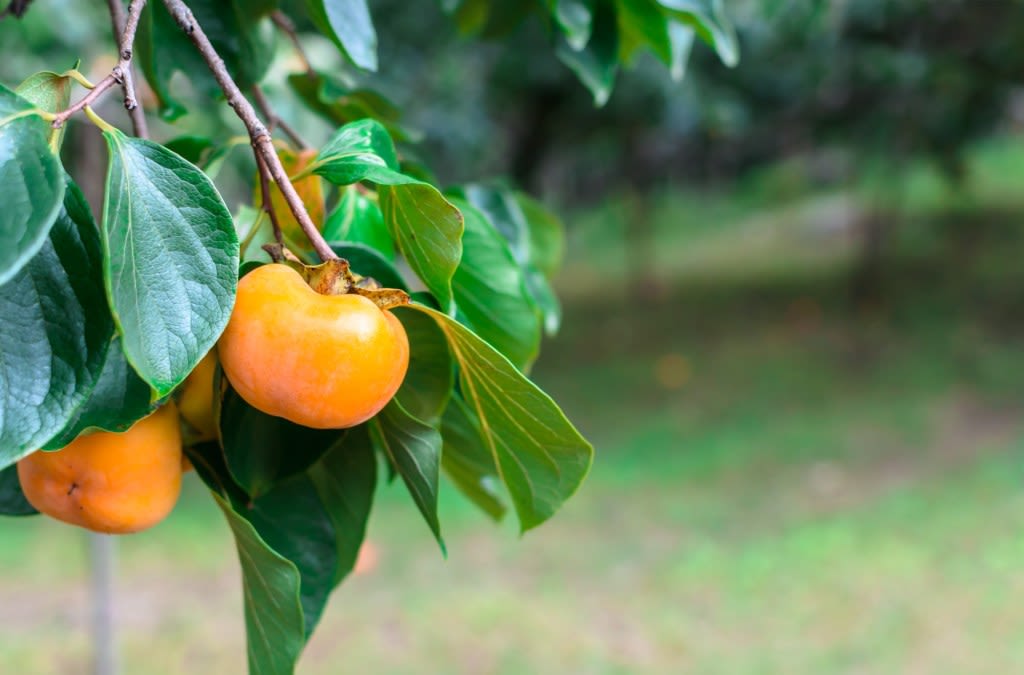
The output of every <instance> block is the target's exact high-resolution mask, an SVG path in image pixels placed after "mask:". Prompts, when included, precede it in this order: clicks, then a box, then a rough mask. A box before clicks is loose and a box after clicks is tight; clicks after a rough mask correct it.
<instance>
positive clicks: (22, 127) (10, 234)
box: [0, 85, 64, 284]
mask: <svg viewBox="0 0 1024 675" xmlns="http://www.w3.org/2000/svg"><path fill="white" fill-rule="evenodd" d="M50 131H51V128H50V125H49V124H48V123H47V122H46V120H44V119H43V118H42V117H40V116H39V114H38V111H37V110H36V109H35V108H33V107H32V104H31V103H29V102H28V101H26V100H25V99H23V98H21V97H20V96H18V95H17V94H15V93H14V92H12V91H11V90H10V89H7V88H6V87H4V86H3V85H0V185H2V186H3V205H4V206H3V208H2V209H0V284H5V283H7V282H9V281H10V280H11V279H12V278H13V277H14V275H16V274H17V273H18V272H19V271H20V270H21V269H22V268H23V267H24V266H25V265H26V264H27V263H28V261H29V260H30V259H31V258H32V256H34V255H35V254H36V253H37V252H38V251H39V249H41V248H42V247H43V244H44V243H45V242H46V235H47V234H48V233H49V232H50V228H51V227H52V226H53V221H54V220H55V219H56V218H57V213H58V212H59V211H60V208H61V201H62V200H63V198H64V170H63V169H62V168H61V165H60V160H59V159H58V158H57V155H56V154H55V153H54V152H53V151H52V150H51V148H50V145H49V138H50Z"/></svg>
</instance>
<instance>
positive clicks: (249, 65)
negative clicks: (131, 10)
mask: <svg viewBox="0 0 1024 675" xmlns="http://www.w3.org/2000/svg"><path fill="white" fill-rule="evenodd" d="M188 6H189V9H191V10H192V13H193V15H195V19H196V22H197V23H198V24H199V25H200V26H202V27H203V32H204V33H206V35H207V37H209V38H210V42H211V43H213V47H214V49H215V50H216V51H217V54H218V55H220V57H221V58H222V59H223V60H224V64H225V66H226V67H227V69H228V72H229V73H230V74H231V76H232V77H233V78H234V80H235V81H236V83H237V84H238V86H239V87H241V88H242V89H243V90H245V89H248V88H250V87H252V86H253V85H254V84H258V83H259V82H260V80H262V79H263V76H264V75H265V74H266V72H267V69H268V68H269V67H270V63H271V61H272V60H273V56H274V47H275V42H274V39H275V34H274V32H273V30H272V27H271V26H269V25H267V24H266V22H264V21H263V19H264V18H266V16H267V15H268V14H270V12H272V11H273V10H274V9H275V3H274V2H271V1H270V0H191V1H190V2H189V3H188ZM134 53H135V57H136V59H137V60H138V62H139V64H140V66H141V68H142V72H143V73H144V74H145V76H146V80H147V81H148V82H149V84H150V87H151V88H152V89H153V93H154V94H156V97H157V99H158V100H159V101H160V107H161V109H162V114H163V116H164V117H165V118H166V119H168V120H174V119H176V118H178V117H180V116H181V115H183V114H184V113H185V108H184V106H182V105H181V103H179V102H178V101H177V100H175V98H174V96H173V95H172V94H171V78H172V77H173V75H174V73H175V72H176V71H180V72H181V73H182V74H183V75H185V76H186V77H188V78H189V79H190V80H191V81H192V83H193V85H194V86H195V87H196V88H197V89H198V90H199V91H200V92H202V93H203V94H204V95H206V96H208V97H210V98H220V96H221V93H220V87H219V86H218V85H217V82H216V80H215V79H214V78H213V76H212V74H211V73H210V71H209V68H207V66H206V63H205V61H203V59H202V56H201V55H200V54H199V52H198V51H197V50H196V48H195V46H194V45H193V44H192V41H191V40H190V39H189V37H188V36H187V35H185V33H184V31H182V29H181V27H180V26H178V23H177V22H176V21H175V20H174V18H173V17H172V16H171V15H170V13H169V12H168V11H167V9H166V7H165V6H164V3H162V2H151V3H147V4H146V7H145V8H144V9H143V11H142V16H141V18H140V21H139V29H138V33H137V35H136V40H135V48H134Z"/></svg>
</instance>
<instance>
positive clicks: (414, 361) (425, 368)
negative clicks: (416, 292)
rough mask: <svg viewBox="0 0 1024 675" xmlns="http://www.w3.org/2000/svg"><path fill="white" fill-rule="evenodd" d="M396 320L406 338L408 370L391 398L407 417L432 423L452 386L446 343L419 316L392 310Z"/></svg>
mask: <svg viewBox="0 0 1024 675" xmlns="http://www.w3.org/2000/svg"><path fill="white" fill-rule="evenodd" d="M392 313H393V314H394V315H395V316H397V317H398V320H399V321H401V322H402V326H403V327H404V328H405V333H406V335H408V336H409V370H408V371H407V372H406V374H405V379H404V380H403V381H402V386H401V388H399V390H398V393H397V394H395V398H396V399H398V402H399V403H400V404H401V406H402V407H403V408H405V409H406V410H407V411H408V412H409V414H411V415H412V416H413V417H416V418H418V419H420V420H423V421H424V422H426V423H428V424H430V425H433V426H436V425H435V424H434V423H435V422H436V421H437V419H438V418H439V417H440V416H441V413H442V412H443V411H444V409H445V406H447V405H448V398H449V397H450V396H451V393H452V387H453V385H454V384H455V364H454V362H453V361H452V354H451V351H450V350H449V349H448V340H447V339H446V338H445V336H444V333H443V332H442V331H441V329H440V328H438V326H437V324H436V323H434V321H433V320H432V319H431V318H430V317H429V316H426V315H424V314H423V313H421V312H415V311H411V310H409V309H406V308H404V307H396V308H394V309H393V310H392Z"/></svg>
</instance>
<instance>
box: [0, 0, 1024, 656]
mask: <svg viewBox="0 0 1024 675" xmlns="http://www.w3.org/2000/svg"><path fill="white" fill-rule="evenodd" d="M371 5H372V8H373V12H374V18H375V21H376V22H377V27H378V33H379V34H380V37H381V63H382V72H381V73H380V74H378V75H376V76H374V77H372V78H364V79H363V80H362V82H363V83H365V84H370V85H372V86H373V87H375V88H377V89H379V90H380V91H381V92H382V93H384V94H385V95H386V96H388V97H389V98H390V99H391V100H392V101H393V102H394V103H395V104H396V105H397V107H398V108H399V109H401V110H402V111H404V115H403V116H401V117H399V116H397V115H396V116H395V125H397V127H400V128H402V129H404V130H407V131H408V134H409V136H410V137H418V138H421V139H422V140H421V142H420V143H419V144H418V145H417V146H415V152H416V153H418V154H419V156H420V157H421V158H422V159H423V160H424V161H425V162H426V163H427V164H429V165H430V166H431V167H432V168H433V169H434V170H435V171H436V173H437V175H438V176H439V178H440V180H441V182H442V184H450V183H455V182H462V181H467V180H475V179H478V178H479V177H490V176H506V177H508V179H509V180H510V181H512V182H514V183H515V184H517V185H520V186H522V187H524V188H526V189H528V190H530V191H531V192H533V193H534V194H536V195H537V196H540V197H542V198H544V199H545V200H546V201H547V202H548V203H549V204H551V205H552V206H554V207H555V208H556V209H557V210H558V211H559V212H560V213H561V214H562V215H563V217H564V219H565V222H566V225H567V227H568V235H569V246H568V256H567V260H566V265H565V269H564V271H563V273H562V275H561V277H560V279H559V282H558V288H559V291H560V294H561V297H562V298H563V301H564V303H565V315H566V317H565V321H564V326H563V329H562V332H561V334H560V335H559V336H558V337H557V338H555V339H552V340H549V341H548V342H547V343H546V344H545V346H544V349H543V352H542V355H541V358H540V360H539V361H538V363H537V365H536V368H535V370H534V373H533V376H534V378H535V379H536V380H537V381H538V382H539V383H540V384H541V386H542V387H544V388H545V389H547V390H548V391H549V392H550V393H551V394H552V395H553V397H554V398H555V399H556V400H557V401H559V403H561V404H562V405H563V406H564V408H565V410H566V412H567V413H568V415H569V417H570V419H572V420H573V421H574V422H575V423H576V424H577V425H578V426H579V427H580V429H581V430H582V431H583V432H584V434H585V435H587V436H588V437H589V438H590V439H591V440H592V441H593V442H594V444H595V446H596V447H597V456H596V462H595V465H594V469H593V472H592V474H591V476H590V478H589V479H588V481H587V482H586V483H585V484H584V487H583V488H582V490H581V491H580V493H579V494H578V495H577V496H576V497H575V498H574V499H573V500H571V501H570V502H569V504H568V506H567V507H566V508H565V509H564V511H563V512H561V513H560V514H559V516H558V517H557V518H555V519H553V520H552V521H551V522H550V523H549V524H546V525H545V526H544V527H542V528H540V529H539V530H537V531H534V532H531V533H530V534H528V535H527V536H526V537H524V538H522V539H520V538H519V537H518V536H517V534H516V530H515V526H514V523H512V522H507V523H504V524H503V525H502V526H500V527H499V528H498V529H495V528H494V527H493V526H492V525H491V523H490V522H489V521H488V520H487V519H486V517H485V516H483V515H481V514H480V513H479V512H477V511H475V510H474V509H473V508H472V507H471V506H470V505H469V504H468V503H467V502H465V501H464V500H462V499H461V498H460V497H459V496H458V495H457V494H456V493H455V492H454V490H452V489H447V490H445V491H443V492H442V500H441V501H442V504H441V506H442V521H443V522H444V523H445V527H446V533H445V537H446V540H447V543H448V548H449V559H448V560H444V559H443V558H442V556H441V554H440V552H439V551H438V549H437V546H436V545H435V544H434V542H433V541H432V538H431V536H430V533H429V531H428V530H427V528H426V527H424V526H423V524H422V522H421V520H420V518H419V516H418V514H417V513H416V511H415V508H414V507H413V505H412V503H411V501H410V500H409V499H408V497H407V495H406V494H405V493H404V491H403V488H402V487H401V486H400V485H397V484H396V485H393V486H390V487H382V489H381V491H380V492H379V494H378V501H377V504H376V508H375V511H374V514H373V516H372V517H371V521H370V539H371V540H372V542H373V544H374V546H375V551H376V558H375V560H373V561H370V564H368V565H367V567H368V569H367V570H366V571H364V572H363V573H362V574H360V575H358V576H355V577H353V578H351V579H349V580H348V581H346V582H345V583H344V584H343V585H342V586H341V587H340V589H339V590H338V591H337V592H336V593H335V595H334V597H333V600H332V603H331V604H330V605H329V607H328V610H327V612H326V614H325V616H324V619H323V621H322V623H321V625H320V627H319V628H318V630H317V632H316V634H315V635H314V637H313V639H312V641H311V643H310V645H309V647H308V648H307V650H306V653H305V655H304V657H303V660H302V662H301V664H300V669H299V672H301V673H304V674H309V675H313V674H327V673H337V672H342V671H347V670H352V671H353V672H380V673H391V672H393V673H426V672H445V673H530V672H532V673H554V672H587V673H635V672H645V673H647V672H650V673H679V672H692V673H753V672H757V673H815V674H817V673H893V672H900V673H928V674H933V673H966V672H969V673H1006V672H1017V671H1020V670H1024V645H1022V643H1021V641H1020V639H1019V636H1020V635H1021V633H1022V632H1024V603H1021V602H1020V597H1021V593H1024V574H1022V569H1024V481H1022V477H1024V462H1022V460H1024V420H1022V417H1021V413H1022V412H1024V398H1022V396H1021V391H1022V390H1021V380H1022V378H1024V348H1022V345H1024V311H1022V310H1024V265H1022V264H1021V260H1022V258H1024V88H1022V85H1024V81H1022V80H1024V5H1022V4H1021V3H1020V2H1017V1H1012V0H986V1H985V2H979V1H977V0H943V1H942V2H929V1H927V0H857V2H852V1H849V2H847V1H841V0H833V1H832V2H816V1H813V0H788V1H787V0H746V1H741V0H736V1H735V2H727V3H726V6H727V9H728V12H729V14H730V16H731V17H732V18H733V20H734V21H735V22H736V24H737V28H738V31H739V36H740V44H741V53H742V59H741V62H740V64H739V66H738V67H736V68H735V69H727V68H725V67H724V66H722V65H721V64H719V63H718V61H717V60H716V57H715V56H714V55H713V54H712V53H711V52H710V51H709V50H707V49H705V48H703V47H702V46H697V47H695V49H694V53H693V56H692V58H691V61H690V64H689V68H688V71H687V73H686V77H685V79H684V81H683V82H682V83H676V82H673V81H672V80H671V79H670V77H669V75H668V73H666V72H665V69H664V68H663V67H662V66H661V65H660V64H657V63H655V62H654V60H653V59H644V58H641V59H640V60H639V61H638V62H637V63H636V65H635V68H634V69H632V70H630V71H628V72H624V73H622V74H620V77H619V79H618V83H617V88H616V90H615V92H614V94H613V95H612V97H611V99H610V101H609V102H608V104H607V105H606V106H605V107H603V108H595V107H594V105H593V101H592V99H591V98H590V96H589V94H588V93H587V91H586V90H585V89H584V88H583V87H582V85H580V84H579V83H578V82H577V81H576V79H575V77H574V76H573V74H572V73H571V72H569V71H568V70H567V69H566V68H564V67H563V66H562V65H561V64H559V63H558V62H557V60H556V59H555V57H554V56H553V54H552V51H551V49H550V48H549V46H548V44H547V39H546V37H545V35H544V32H543V30H542V28H541V26H539V25H534V24H533V23H530V22H527V23H526V24H524V25H522V26H520V27H519V28H518V29H516V31H515V32H514V33H513V34H512V35H511V36H505V37H503V38H501V39H500V40H495V41H492V40H488V39H483V40H466V39H463V38H460V37H459V36H458V34H457V33H456V31H455V28H454V27H453V25H452V22H451V20H450V19H449V18H447V17H446V16H444V15H443V14H442V13H441V11H440V10H439V9H437V8H436V7H435V5H434V4H433V3H416V7H415V9H413V8H411V7H410V5H409V3H406V2H401V1H399V0H381V1H379V2H374V3H371ZM103 9H104V8H103V6H102V3H98V2H97V3H82V2H72V1H70V0H63V1H62V0H37V1H36V2H35V3H34V4H33V6H32V8H31V11H29V13H28V15H27V16H26V17H25V19H24V20H22V21H21V22H17V21H14V20H12V19H7V20H5V21H0V45H2V46H3V48H4V58H3V59H2V60H0V81H2V82H3V83H4V84H6V85H8V86H13V85H15V84H17V83H18V82H19V81H20V80H22V79H24V78H25V77H27V76H28V75H29V74H30V73H32V72H34V71H36V70H41V69H52V70H58V71H60V70H63V69H65V68H67V67H70V66H71V65H72V64H73V63H74V62H75V60H76V59H78V58H81V59H82V64H83V66H82V68H83V70H84V71H85V72H87V74H89V75H90V76H91V77H93V78H94V79H99V78H100V77H102V75H103V74H104V73H106V72H109V69H110V67H111V65H112V64H113V58H114V50H113V48H112V47H111V46H110V45H109V44H107V43H106V42H104V40H105V39H106V36H107V34H108V32H109V23H108V19H107V17H106V15H105V13H103V12H102V11H101V10H103ZM54 17H59V21H55V20H54ZM97 36H102V37H103V38H104V39H103V40H97V39H96V38H97ZM485 37H486V31H485ZM306 43H307V49H308V51H309V53H310V58H311V59H312V60H314V61H315V62H316V64H317V65H318V66H319V67H321V68H322V69H325V70H332V69H333V72H338V73H341V74H343V75H344V77H346V78H352V79H353V81H355V82H356V83H357V84H358V77H356V76H355V75H353V74H351V73H345V72H344V71H343V70H342V68H341V64H340V63H339V62H338V57H337V54H336V50H335V49H334V47H333V46H331V45H330V44H328V43H326V42H324V41H321V40H318V39H314V38H313V37H312V36H308V40H306ZM297 69H298V63H297V62H296V61H295V57H294V55H293V53H292V52H291V51H290V50H289V48H288V45H287V44H286V43H285V42H284V41H283V40H282V41H281V44H280V52H279V56H278V59H277V61H276V63H275V67H274V69H273V72H272V74H271V77H270V79H269V81H268V83H267V90H268V92H269V93H270V95H271V97H272V98H273V99H274V101H275V103H276V105H277V108H278V112H279V113H281V114H282V115H283V116H284V117H285V118H288V119H292V120H293V121H294V122H295V125H296V126H299V127H300V128H301V129H302V130H303V133H304V134H305V135H307V137H309V138H311V139H313V140H322V139H324V138H326V137H327V135H328V134H329V133H330V131H331V129H330V128H329V127H327V126H326V125H324V124H323V123H322V122H320V121H319V120H317V119H313V118H307V117H305V116H302V115H300V111H299V109H298V107H297V106H295V101H294V99H293V96H294V95H293V94H292V92H291V91H290V90H289V89H288V87H287V86H286V85H285V83H284V78H285V76H286V75H287V74H288V73H289V72H292V71H295V70H297ZM177 84H179V85H180V87H179V93H180V94H181V95H182V97H183V98H185V99H188V97H189V96H191V95H194V94H193V93H192V92H190V91H189V90H188V84H187V82H185V81H181V82H179V83H177ZM115 98H116V97H111V99H110V100H109V101H108V102H107V105H106V107H104V108H102V109H101V110H100V112H101V114H103V115H105V116H106V117H107V119H109V120H111V121H113V122H116V123H118V124H123V123H124V118H123V111H120V110H118V104H117V102H116V101H115V100H114V99H115ZM222 128H230V129H231V130H232V131H230V132H229V133H231V134H239V133H241V131H242V129H241V127H240V125H239V124H238V123H237V121H236V120H234V119H233V117H231V115H230V111H228V110H227V109H226V108H225V107H224V106H210V105H209V104H208V103H207V104H206V105H205V107H201V108H200V109H196V107H195V106H193V109H192V112H191V113H190V114H189V115H188V116H186V117H184V118H182V119H180V120H179V121H178V122H177V123H176V124H175V125H174V126H169V125H165V124H156V125H155V129H154V135H155V136H156V137H157V138H159V139H161V140H167V139H170V138H173V137H174V136H177V135H179V134H182V133H220V131H218V130H220V129H222ZM243 148H244V146H243ZM65 153H66V155H67V157H66V159H67V161H68V163H69V166H70V167H72V173H73V174H75V177H76V178H77V179H79V180H80V181H82V182H86V183H89V179H90V178H92V179H93V181H92V187H91V190H92V194H93V195H95V194H97V192H96V190H97V189H98V188H97V185H96V183H95V180H96V178H100V179H101V178H102V174H103V166H104V163H105V151H104V150H103V148H102V145H99V144H98V141H97V139H96V136H95V134H94V133H93V132H92V131H91V130H90V129H89V127H88V126H87V125H85V124H75V125H73V128H72V130H71V132H70V133H69V138H68V142H67V144H66V148H65ZM248 154H249V153H246V152H244V151H243V152H237V153H234V155H233V157H232V161H231V162H229V163H228V165H227V166H226V167H225V169H224V170H222V172H221V174H220V175H219V176H218V185H219V186H220V187H221V188H222V190H223V191H224V193H225V196H226V198H227V201H228V204H229V206H230V207H231V208H232V209H235V208H237V207H238V206H239V205H240V204H241V203H243V202H245V201H246V200H249V199H250V198H251V197H250V190H251V187H250V182H251V178H252V176H253V175H254V174H253V167H252V164H251V158H250V157H248V156H246V155H248ZM119 551H120V559H119V562H118V572H117V580H116V594H117V595H116V607H115V611H116V619H117V627H118V640H119V646H120V649H121V656H122V663H123V667H124V671H125V672H128V673H133V672H145V673H152V674H153V675H163V674H168V675H170V674H172V673H173V674H177V673H193V672H202V673H206V672H209V673H213V672H217V673H240V672H242V671H243V668H244V665H243V664H244V654H245V648H244V632H243V631H244V628H243V621H242V615H241V607H242V597H241V587H240V575H239V572H238V564H237V561H236V558H235V553H234V550H233V546H232V543H231V537H230V534H229V531H228V528H227V527H226V525H225V522H224V520H223V518H222V516H221V515H220V513H219V512H218V511H217V509H216V507H215V506H214V504H213V502H212V501H211V500H210V499H209V497H208V496H207V495H206V494H205V492H204V489H203V487H202V485H201V484H200V482H199V481H198V480H197V479H196V478H195V477H194V475H193V476H190V477H189V479H188V481H187V485H186V490H185V494H184V496H183V498H182V501H181V503H180V504H179V506H178V508H177V509H176V511H175V513H174V514H173V515H172V516H171V517H170V519H169V520H168V521H166V522H165V523H164V524H162V525H161V526H160V527H157V528H155V529H154V530H151V531H148V532H145V533H143V534H140V535H135V536H131V537H125V538H122V539H120V540H119ZM0 569H3V570H4V574H3V576H2V577H0V663H2V664H3V666H2V668H0V669H2V670H3V671H4V672H18V673H26V674H29V673H31V674H35V673H60V674H63V673H81V672H84V671H85V668H86V665H85V664H87V663H88V662H89V659H90V642H89V640H90V632H89V622H90V607H91V601H90V598H89V596H88V577H89V566H88V558H87V548H86V539H85V536H84V535H83V534H82V533H81V532H79V531H76V530H72V529H71V528H68V527H66V526H63V525H60V524H58V523H55V522H52V521H48V520H44V519H42V518H38V517H37V518H30V519H24V520H17V519H2V520H0Z"/></svg>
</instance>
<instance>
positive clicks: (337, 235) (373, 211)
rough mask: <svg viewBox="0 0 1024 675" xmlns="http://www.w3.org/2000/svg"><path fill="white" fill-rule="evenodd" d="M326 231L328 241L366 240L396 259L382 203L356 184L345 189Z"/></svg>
mask: <svg viewBox="0 0 1024 675" xmlns="http://www.w3.org/2000/svg"><path fill="white" fill-rule="evenodd" d="M323 235H324V239H326V240H327V241H332V242H333V241H336V242H342V241H343V242H348V243H356V244H364V245H366V246H369V247H371V248H374V249H376V250H377V251H379V252H380V254H381V255H383V256H384V257H385V258H387V259H388V260H394V259H395V244H394V242H393V241H391V234H390V233H389V232H388V227H387V225H385V224H384V214H383V213H381V211H380V206H378V205H377V202H375V201H374V200H372V199H370V198H369V197H367V196H366V195H364V194H360V192H359V190H357V189H356V186H354V185H350V186H348V187H347V188H345V189H344V190H342V192H341V199H340V200H339V201H338V205H337V206H336V207H335V209H334V211H332V212H331V214H330V215H329V216H327V222H325V223H324V229H323Z"/></svg>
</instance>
